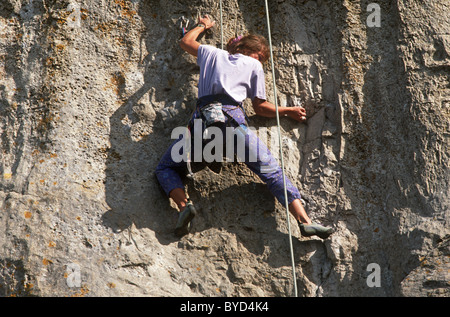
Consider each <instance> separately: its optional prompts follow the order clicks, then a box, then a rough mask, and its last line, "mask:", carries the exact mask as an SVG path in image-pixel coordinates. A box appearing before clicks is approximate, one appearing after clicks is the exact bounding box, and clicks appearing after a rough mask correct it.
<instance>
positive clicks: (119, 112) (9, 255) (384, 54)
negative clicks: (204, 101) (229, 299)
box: [0, 0, 450, 297]
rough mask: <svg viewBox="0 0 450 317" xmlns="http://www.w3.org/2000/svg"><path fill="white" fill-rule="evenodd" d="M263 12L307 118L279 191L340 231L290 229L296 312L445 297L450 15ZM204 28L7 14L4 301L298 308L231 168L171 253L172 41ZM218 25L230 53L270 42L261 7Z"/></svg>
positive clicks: (268, 202) (430, 8)
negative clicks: (333, 301)
mask: <svg viewBox="0 0 450 317" xmlns="http://www.w3.org/2000/svg"><path fill="white" fill-rule="evenodd" d="M269 2H270V13H271V24H272V36H273V38H272V41H273V46H274V58H275V68H276V71H275V73H276V83H277V95H278V99H279V103H280V105H286V104H287V105H293V104H296V103H299V102H300V103H301V104H303V105H304V106H305V107H306V108H307V110H308V121H307V123H306V124H299V123H297V122H293V121H291V120H289V119H286V118H282V119H281V126H282V139H283V153H284V157H285V164H286V173H287V175H288V176H289V177H290V178H291V179H292V181H293V182H294V183H295V184H296V185H297V186H298V187H299V189H300V191H301V193H302V195H303V197H304V199H305V201H306V207H307V211H308V213H309V215H310V216H311V218H313V219H314V220H316V221H319V222H321V223H323V224H326V225H330V226H332V227H333V228H334V229H335V230H336V232H335V234H333V235H332V236H331V237H330V238H329V239H328V240H325V241H322V240H320V239H318V238H317V239H316V238H303V237H301V235H300V232H299V229H298V227H297V224H296V223H295V222H294V221H293V220H292V218H291V220H290V221H291V223H290V226H291V228H292V235H293V237H292V242H293V247H294V262H295V266H296V267H295V269H296V272H297V284H298V287H299V295H300V296H448V295H449V287H450V285H449V281H450V278H449V272H450V271H449V270H450V267H449V260H448V259H449V258H448V257H449V243H448V241H449V240H448V239H449V234H450V230H449V207H450V203H449V200H450V198H449V197H450V195H449V194H450V192H449V181H450V173H449V153H450V147H449V143H450V142H449V127H450V122H449V119H450V84H449V78H450V76H449V73H450V37H449V34H450V20H449V19H448V17H449V15H450V4H449V3H448V1H447V0H437V1H425V2H424V1H419V0H408V1H407V0H399V1H395V2H393V1H390V2H387V1H354V0H342V1H323V0H316V1H306V0H279V1H269ZM371 4H378V5H379V6H378V7H379V9H380V10H379V11H378V12H379V17H380V25H379V26H377V25H375V26H373V25H372V23H373V22H377V20H376V19H375V18H376V13H377V11H376V10H372V9H371V10H368V9H370V8H371ZM198 13H208V14H210V15H211V16H213V18H214V19H215V20H217V21H218V20H219V16H220V14H219V6H218V2H217V1H209V0H194V1H181V0H179V1H156V0H150V1H144V0H111V1H103V0H102V1H100V0H82V1H76V0H62V1H56V0H35V1H27V0H2V2H1V3H0V135H1V161H0V295H1V296H44V297H45V296H292V294H293V280H292V268H291V258H290V253H289V235H288V226H287V222H286V213H285V210H284V207H283V206H281V205H280V204H279V203H278V202H277V201H275V199H274V198H273V197H272V196H271V194H270V192H269V191H268V190H267V189H266V187H265V185H264V184H263V183H262V182H261V181H260V180H259V179H258V178H257V177H256V176H255V175H253V174H252V173H251V172H250V171H249V170H248V169H247V168H246V167H245V166H244V165H242V164H239V163H237V164H229V163H224V164H221V165H220V166H218V167H219V168H217V166H209V167H205V166H203V167H202V166H200V167H198V168H199V171H198V172H197V173H196V178H195V180H194V181H191V180H188V179H187V180H186V188H187V190H188V193H189V195H190V197H191V198H192V199H193V201H194V202H195V204H196V206H197V209H198V210H199V215H198V217H196V218H195V221H194V223H193V229H192V233H191V234H189V235H188V236H185V237H183V238H181V239H177V238H176V237H175V236H174V235H173V229H174V226H175V223H176V217H177V210H176V208H175V206H174V204H173V203H171V202H170V201H169V200H168V199H167V197H166V196H165V195H164V194H163V193H162V191H161V190H160V188H159V186H158V184H157V181H156V179H155V176H154V170H155V167H156V165H157V164H158V161H159V159H160V157H161V156H162V154H163V153H164V151H165V150H166V148H167V147H168V145H169V144H170V142H171V132H172V130H173V129H174V128H175V127H178V126H184V125H186V123H187V120H188V118H189V116H190V114H191V113H192V111H193V107H194V105H195V100H196V94H197V87H196V80H197V78H198V67H197V66H196V63H195V59H193V58H192V57H190V56H188V55H187V54H186V53H183V52H182V50H181V49H180V47H179V45H178V40H179V38H180V29H179V18H180V17H182V16H184V17H186V18H189V19H190V21H191V25H192V23H194V21H195V20H196V16H197V14H198ZM373 14H375V16H374V15H373ZM223 17H224V33H225V36H224V37H225V39H228V38H230V37H232V36H233V35H234V34H235V33H237V34H244V33H247V32H255V33H259V34H262V35H267V26H266V21H265V10H264V2H263V1H251V2H250V1H231V0H230V1H224V10H223ZM369 25H370V26H369ZM201 41H202V43H206V44H210V45H216V46H220V45H221V41H220V28H219V24H217V27H216V28H215V29H214V30H213V31H210V32H208V33H207V34H206V35H205V36H204V37H203V38H202V39H201ZM264 67H265V70H266V74H267V76H266V82H267V90H268V95H269V99H271V98H273V95H274V92H273V88H272V76H271V68H270V65H269V64H268V65H265V66H264ZM246 108H247V110H248V112H249V113H250V114H251V123H250V124H251V125H252V126H253V127H255V128H256V129H258V131H259V133H261V135H267V140H268V142H272V140H273V139H276V136H277V135H276V129H275V128H276V121H275V119H264V118H258V117H256V116H254V115H253V112H252V109H251V106H250V104H246ZM273 144H275V143H273ZM273 152H274V153H278V152H276V151H273ZM371 264H375V265H376V266H375V267H376V268H378V270H375V271H371V270H368V268H369V267H372V266H370V265H371ZM373 281H375V282H376V283H375V285H374V284H372V283H371V282H373Z"/></svg>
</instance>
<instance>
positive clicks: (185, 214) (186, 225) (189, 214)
mask: <svg viewBox="0 0 450 317" xmlns="http://www.w3.org/2000/svg"><path fill="white" fill-rule="evenodd" d="M196 214H197V211H196V210H195V207H194V205H193V204H192V202H190V201H188V203H187V204H186V207H185V208H184V210H183V211H182V212H180V214H179V215H178V221H177V226H176V227H175V235H176V236H177V237H179V238H181V237H182V236H184V235H186V234H188V233H189V230H190V228H191V220H192V219H194V217H195V215H196Z"/></svg>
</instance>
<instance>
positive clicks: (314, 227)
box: [297, 221, 333, 239]
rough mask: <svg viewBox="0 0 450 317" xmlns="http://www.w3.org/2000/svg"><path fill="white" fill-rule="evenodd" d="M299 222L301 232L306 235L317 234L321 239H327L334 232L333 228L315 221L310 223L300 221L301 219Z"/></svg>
mask: <svg viewBox="0 0 450 317" xmlns="http://www.w3.org/2000/svg"><path fill="white" fill-rule="evenodd" d="M297 223H298V226H299V227H300V233H301V234H302V236H304V237H311V236H314V235H316V236H318V237H319V238H321V239H326V238H328V237H329V236H330V235H331V234H332V233H333V229H332V228H330V227H324V226H322V225H320V224H318V223H315V222H313V223H311V224H309V225H306V224H303V223H300V222H299V221H297Z"/></svg>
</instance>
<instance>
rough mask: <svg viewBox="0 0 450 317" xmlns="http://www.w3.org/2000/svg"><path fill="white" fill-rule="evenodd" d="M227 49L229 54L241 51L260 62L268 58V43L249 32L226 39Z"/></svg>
mask: <svg viewBox="0 0 450 317" xmlns="http://www.w3.org/2000/svg"><path fill="white" fill-rule="evenodd" d="M227 51H228V52H229V53H230V54H236V53H241V54H244V55H247V56H250V57H253V58H256V59H257V60H259V61H260V62H261V63H264V62H266V61H267V60H268V59H269V44H268V42H267V40H266V39H265V38H264V37H263V36H260V35H254V34H249V35H245V36H238V37H236V38H232V39H230V40H229V41H228V44H227Z"/></svg>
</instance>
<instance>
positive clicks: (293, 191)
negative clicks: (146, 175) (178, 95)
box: [156, 105, 301, 205]
mask: <svg viewBox="0 0 450 317" xmlns="http://www.w3.org/2000/svg"><path fill="white" fill-rule="evenodd" d="M223 111H224V112H225V113H226V114H227V115H226V119H225V120H226V121H225V123H224V124H222V126H221V127H220V128H221V129H222V131H225V127H226V126H228V127H230V126H231V127H234V128H237V127H239V126H240V127H242V128H243V131H245V132H246V133H245V142H244V144H245V159H244V158H241V160H242V161H243V162H244V163H245V164H246V165H247V166H248V167H249V168H250V170H252V171H253V172H254V173H255V174H257V175H258V176H259V177H260V179H261V180H262V181H263V182H265V183H266V184H267V187H268V189H269V190H270V192H271V193H272V194H273V195H274V196H275V197H276V198H277V199H278V201H279V202H280V203H281V204H283V205H284V203H285V198H284V184H283V173H282V170H281V168H280V166H279V165H278V163H277V161H276V159H275V158H274V157H273V155H272V154H271V153H270V151H269V149H268V148H267V146H266V145H265V144H264V143H263V142H262V141H261V140H260V139H259V138H258V137H257V135H256V134H255V133H254V132H253V131H252V130H251V129H246V127H245V115H244V112H243V111H242V110H241V108H240V107H236V106H227V105H223ZM199 117H200V115H199V113H197V111H196V113H194V115H193V118H199ZM241 131H242V130H241ZM202 132H203V131H202ZM193 134H194V133H193ZM223 136H224V142H225V143H224V144H226V142H230V141H231V140H227V139H226V136H227V134H226V133H225V132H224V133H223ZM233 137H234V136H233ZM181 139H182V137H181V136H180V138H179V139H178V140H177V141H175V142H173V143H172V145H171V146H170V147H169V148H168V149H167V151H166V153H165V154H164V155H163V157H162V158H161V160H160V162H159V164H158V166H157V168H156V176H157V178H158V181H159V183H160V185H161V187H162V188H163V190H164V191H165V192H166V194H167V195H169V193H170V192H171V191H172V190H173V189H175V188H181V189H183V190H184V184H183V182H182V180H181V177H180V173H183V172H184V173H186V167H187V162H186V161H184V160H182V161H181V162H175V161H174V159H173V157H172V155H173V153H172V148H173V147H174V145H175V144H177V143H178V142H180V141H181ZM205 141H208V140H205ZM233 143H234V151H235V153H236V151H238V149H237V146H238V142H233ZM205 144H207V142H204V144H203V145H205ZM255 149H257V151H256V152H255ZM192 152H193V149H192V150H191V155H190V157H194V154H193V153H192ZM251 153H256V154H254V155H251ZM286 191H287V195H288V203H289V204H290V203H292V202H293V201H294V200H295V199H300V197H301V196H300V193H299V191H298V189H297V188H296V187H295V186H294V185H293V184H292V182H291V181H290V180H289V179H288V178H287V177H286Z"/></svg>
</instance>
